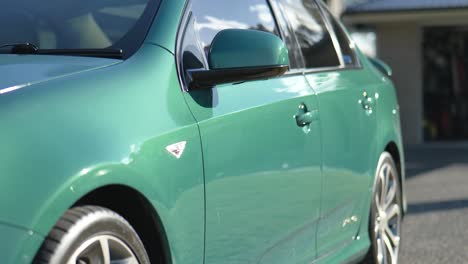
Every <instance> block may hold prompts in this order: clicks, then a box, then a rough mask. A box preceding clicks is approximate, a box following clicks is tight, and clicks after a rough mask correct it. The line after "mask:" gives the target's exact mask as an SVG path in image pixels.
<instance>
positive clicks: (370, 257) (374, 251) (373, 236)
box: [362, 152, 403, 264]
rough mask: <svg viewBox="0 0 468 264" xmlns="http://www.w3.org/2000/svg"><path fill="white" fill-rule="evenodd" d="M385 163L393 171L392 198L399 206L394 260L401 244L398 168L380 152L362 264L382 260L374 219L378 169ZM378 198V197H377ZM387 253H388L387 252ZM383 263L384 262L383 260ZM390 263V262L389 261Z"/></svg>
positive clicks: (389, 158)
mask: <svg viewBox="0 0 468 264" xmlns="http://www.w3.org/2000/svg"><path fill="white" fill-rule="evenodd" d="M385 164H387V165H389V166H390V167H391V171H392V173H394V176H395V177H394V179H393V180H394V181H393V182H394V184H395V188H396V189H395V190H396V193H395V198H394V202H393V203H394V204H395V205H398V206H399V208H400V214H399V216H398V219H399V224H398V225H399V229H398V243H397V248H398V249H397V250H396V256H397V257H396V260H395V261H396V262H398V254H399V245H400V244H401V242H400V234H401V223H402V220H403V219H402V215H403V212H402V208H403V207H402V199H401V185H400V177H399V172H398V168H397V167H396V165H395V162H394V160H393V158H392V156H391V155H390V154H389V153H388V152H384V153H382V155H381V157H380V160H379V164H378V167H377V173H376V180H375V184H374V188H373V192H372V205H371V210H370V213H369V237H370V241H371V247H370V249H369V252H368V254H367V256H366V258H365V259H364V260H363V262H362V264H379V263H382V262H379V261H378V244H377V238H378V231H377V232H376V230H377V229H378V226H377V225H378V221H376V219H377V217H378V212H379V209H378V206H377V200H376V196H377V195H378V192H379V191H378V190H379V188H380V185H379V180H378V178H377V177H379V176H378V175H379V173H380V171H381V170H382V169H383V168H384V165H385ZM377 199H378V198H377ZM387 254H389V253H387ZM384 263H385V262H384ZM390 264H391V263H390Z"/></svg>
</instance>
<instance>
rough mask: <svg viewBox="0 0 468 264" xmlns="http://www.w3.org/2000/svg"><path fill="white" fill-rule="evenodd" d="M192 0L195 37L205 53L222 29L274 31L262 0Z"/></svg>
mask: <svg viewBox="0 0 468 264" xmlns="http://www.w3.org/2000/svg"><path fill="white" fill-rule="evenodd" d="M192 3H193V4H192V11H193V15H194V17H195V19H196V28H197V30H198V35H199V39H200V42H201V44H202V46H203V48H204V50H205V53H206V54H207V53H208V50H209V48H210V45H211V42H212V40H213V38H214V37H215V36H216V34H217V33H218V32H219V31H221V30H224V29H231V28H236V29H256V30H261V31H266V32H270V33H274V34H276V35H278V30H277V28H276V24H275V20H274V18H273V15H272V13H271V10H270V6H269V5H268V3H267V1H266V0H233V1H219V0H195V1H192Z"/></svg>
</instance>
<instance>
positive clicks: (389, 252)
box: [383, 234, 397, 264]
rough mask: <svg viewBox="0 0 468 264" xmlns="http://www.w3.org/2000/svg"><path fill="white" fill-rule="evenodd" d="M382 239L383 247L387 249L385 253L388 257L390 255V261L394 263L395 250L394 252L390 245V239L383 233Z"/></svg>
mask: <svg viewBox="0 0 468 264" xmlns="http://www.w3.org/2000/svg"><path fill="white" fill-rule="evenodd" d="M383 241H384V244H385V248H386V249H387V250H386V251H387V253H388V257H390V263H391V264H396V261H397V259H396V252H395V249H396V248H394V247H393V245H392V242H390V239H389V238H388V236H387V235H386V234H385V235H384V236H383Z"/></svg>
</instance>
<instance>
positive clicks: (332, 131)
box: [283, 0, 378, 256]
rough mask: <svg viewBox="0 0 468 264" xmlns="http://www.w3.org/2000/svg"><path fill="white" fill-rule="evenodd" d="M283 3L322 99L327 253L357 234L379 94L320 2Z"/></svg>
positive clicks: (322, 234)
mask: <svg viewBox="0 0 468 264" xmlns="http://www.w3.org/2000/svg"><path fill="white" fill-rule="evenodd" d="M283 3H284V5H285V8H286V13H287V14H289V15H290V16H291V17H290V19H289V20H290V23H291V26H292V27H293V29H294V31H295V33H296V37H297V39H298V42H299V44H300V46H301V50H302V54H303V57H304V60H305V64H306V70H305V72H306V74H305V75H306V78H307V80H308V82H309V84H310V85H311V87H312V88H313V89H314V91H315V92H316V93H317V96H318V100H319V110H320V125H321V130H322V142H323V189H322V191H323V195H322V204H321V216H320V222H319V228H318V232H317V246H318V247H317V253H318V254H319V256H322V255H324V254H328V253H330V252H331V251H333V250H337V249H339V248H341V247H342V246H344V245H346V244H347V243H350V242H352V241H353V239H356V237H355V236H356V235H357V233H358V230H359V227H360V221H361V219H360V218H359V217H360V215H361V211H362V207H363V202H364V197H365V195H366V194H367V193H368V187H369V181H370V179H371V173H372V171H373V169H374V164H373V162H374V160H375V159H374V157H372V154H373V153H375V142H376V117H375V111H374V110H375V106H376V105H375V102H376V100H377V98H378V95H376V94H375V87H372V85H369V83H371V82H370V81H369V76H368V75H367V74H366V73H365V71H364V70H362V68H361V67H360V65H359V60H358V56H357V55H356V52H355V50H354V45H353V43H352V42H351V41H350V40H349V39H348V36H347V35H346V33H345V31H344V30H343V28H342V27H341V25H340V24H339V23H337V21H335V20H334V19H333V18H332V16H331V15H330V14H329V12H328V11H327V10H326V8H325V6H323V5H322V4H321V2H316V1H314V0H284V1H283ZM297 10H302V12H303V14H301V13H300V12H298V11H297ZM335 32H336V34H335Z"/></svg>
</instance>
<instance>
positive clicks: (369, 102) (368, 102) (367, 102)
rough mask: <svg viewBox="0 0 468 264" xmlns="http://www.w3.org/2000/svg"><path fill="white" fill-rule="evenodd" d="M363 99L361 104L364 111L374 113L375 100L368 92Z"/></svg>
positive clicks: (360, 101)
mask: <svg viewBox="0 0 468 264" xmlns="http://www.w3.org/2000/svg"><path fill="white" fill-rule="evenodd" d="M363 97H364V98H363V99H361V100H359V103H360V104H361V105H362V107H363V108H364V110H368V111H372V109H373V108H374V106H375V100H374V98H372V97H371V96H369V94H368V93H367V92H364V93H363Z"/></svg>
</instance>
